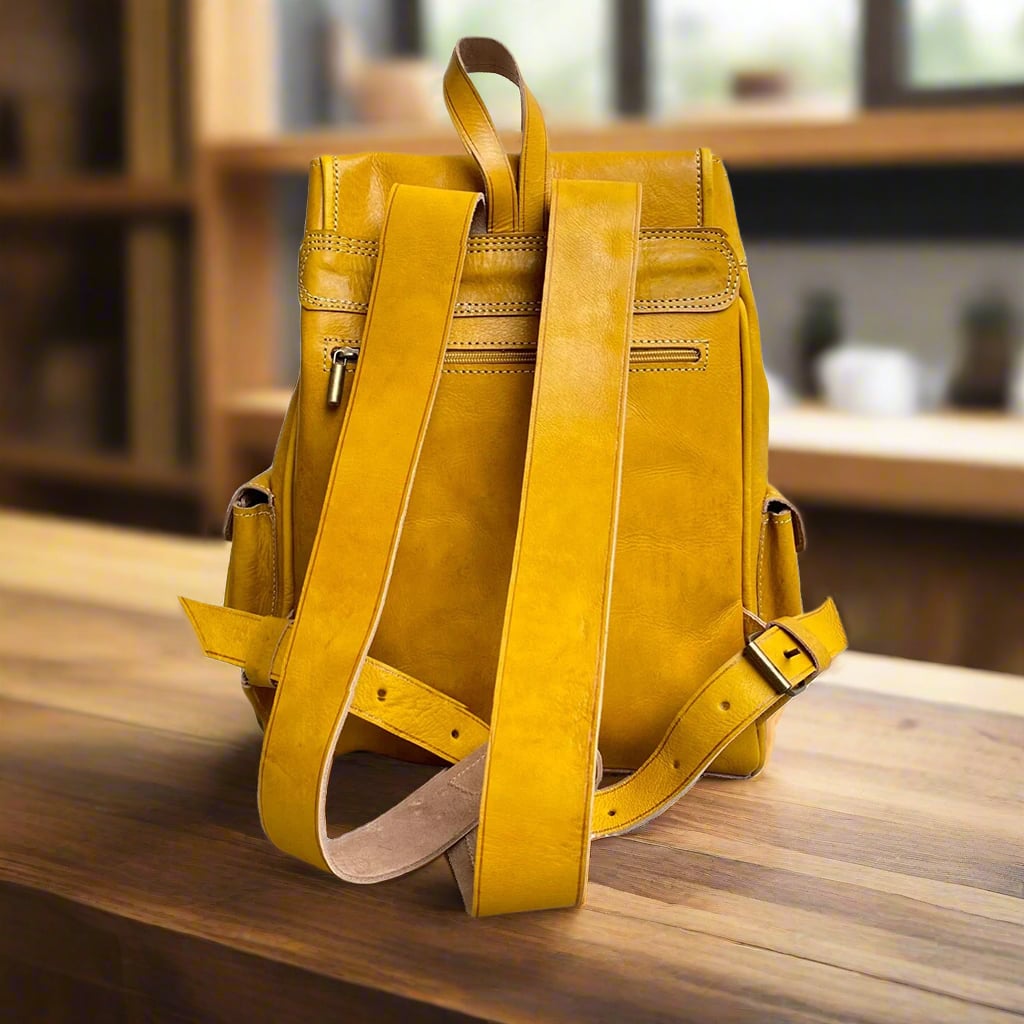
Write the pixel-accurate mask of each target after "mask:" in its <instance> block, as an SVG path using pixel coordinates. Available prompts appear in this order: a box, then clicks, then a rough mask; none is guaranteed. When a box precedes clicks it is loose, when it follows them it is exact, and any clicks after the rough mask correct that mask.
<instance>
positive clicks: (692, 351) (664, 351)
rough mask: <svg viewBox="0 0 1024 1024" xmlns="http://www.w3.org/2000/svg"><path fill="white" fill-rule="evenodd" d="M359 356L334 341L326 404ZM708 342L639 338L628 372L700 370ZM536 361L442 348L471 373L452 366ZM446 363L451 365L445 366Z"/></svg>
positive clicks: (354, 346) (521, 368) (508, 352)
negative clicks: (640, 340) (641, 340)
mask: <svg viewBox="0 0 1024 1024" xmlns="http://www.w3.org/2000/svg"><path fill="white" fill-rule="evenodd" d="M358 359H359V342H358V341H357V340H351V341H344V342H342V343H340V344H336V345H335V346H334V347H333V348H332V349H331V350H330V352H329V354H328V361H329V365H330V372H329V375H328V378H327V405H328V406H329V407H330V408H332V409H334V408H337V407H338V406H340V405H341V403H342V398H343V396H344V393H345V374H347V373H354V372H355V368H356V363H357V361H358ZM707 359H708V342H707V341H705V340H703V339H695V340H692V341H691V340H686V341H678V342H674V341H673V342H670V341H645V342H638V343H636V344H634V345H632V346H631V347H630V350H629V372H630V373H655V372H659V371H662V372H668V371H672V370H703V369H704V368H705V366H706V365H707ZM536 362H537V350H536V348H535V347H533V346H530V347H519V348H495V349H486V350H477V349H468V348H452V349H449V350H448V351H447V352H445V355H444V365H445V367H446V369H445V370H444V371H443V372H446V373H447V372H453V373H472V372H473V371H472V370H471V369H461V370H460V369H455V367H463V368H465V367H481V368H483V367H501V368H504V367H508V368H509V372H518V373H532V372H533V367H534V366H535V364H536ZM448 367H452V369H451V370H448V369H447V368H448Z"/></svg>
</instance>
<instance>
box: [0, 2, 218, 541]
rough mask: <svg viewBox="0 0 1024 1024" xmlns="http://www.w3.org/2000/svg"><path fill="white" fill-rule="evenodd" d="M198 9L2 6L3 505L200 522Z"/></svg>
mask: <svg viewBox="0 0 1024 1024" xmlns="http://www.w3.org/2000/svg"><path fill="white" fill-rule="evenodd" d="M186 8H187V5H182V4H179V3H177V2H176V0H97V2H96V3H95V4H94V5H91V7H90V9H88V10H85V9H84V5H76V4H73V3H70V2H68V0H41V2H40V3H38V4H34V5H21V7H20V9H19V10H14V8H13V6H12V7H11V8H9V9H6V10H5V13H4V14H3V15H0V53H2V54H3V55H4V60H5V72H6V73H5V74H4V75H3V77H2V82H0V104H2V105H3V110H4V114H5V117H6V119H7V120H6V123H7V124H8V125H9V126H10V125H13V126H14V127H15V131H14V134H13V137H9V138H8V139H7V150H6V151H5V152H4V153H3V154H2V155H0V162H2V164H3V166H2V169H0V290H4V291H5V292H6V299H5V317H4V320H3V324H2V325H0V379H2V380H3V381H4V384H3V386H2V388H0V390H2V392H3V395H2V397H3V404H4V409H5V415H4V416H3V418H2V422H0V499H2V500H3V501H6V502H11V503H15V504H22V505H26V506H30V507H32V506H35V507H43V508H46V509H60V510H66V511H82V512H91V513H94V514H98V515H103V516H106V517H109V518H119V517H121V518H138V517H140V516H141V517H142V518H144V519H146V520H148V521H151V522H156V523H162V524H164V525H179V526H180V525H181V524H182V523H183V522H185V521H188V520H189V519H190V518H191V520H192V521H193V522H195V521H197V518H196V517H197V513H198V510H199V507H200V500H201V492H200V489H199V487H198V476H197V475H196V473H195V469H194V462H193V452H194V444H193V439H192V437H191V427H190V413H189V408H188V403H189V397H188V396H189V392H190V391H191V376H192V368H193V361H192V355H191V332H192V319H191V305H192V301H191V292H192V286H191V272H190V267H191V264H192V257H193V254H192V243H191V236H192V225H191V221H192V216H193V193H192V188H191V184H190V162H191V143H190V139H189V133H190V130H191V129H190V118H191V114H190V110H189V104H190V101H191V88H190V86H189V73H188V60H187V49H188V47H187V34H188V17H187V9H186ZM22 54H31V55H34V56H33V57H32V58H31V59H28V58H26V59H22ZM41 55H43V56H45V57H46V58H47V59H46V60H45V61H44V60H42V59H41ZM35 65H45V72H44V71H43V69H42V68H40V67H37V66H35ZM54 83H56V84H54ZM9 135H10V133H9ZM96 139H99V140H101V141H100V143H99V144H97V143H96V142H95V140H96ZM140 502H141V504H140Z"/></svg>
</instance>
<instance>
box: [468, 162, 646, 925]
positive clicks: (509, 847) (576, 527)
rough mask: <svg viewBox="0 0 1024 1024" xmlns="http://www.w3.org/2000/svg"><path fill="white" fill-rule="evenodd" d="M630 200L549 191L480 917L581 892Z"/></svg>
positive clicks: (619, 422)
mask: <svg viewBox="0 0 1024 1024" xmlns="http://www.w3.org/2000/svg"><path fill="white" fill-rule="evenodd" d="M640 196H641V189H640V186H639V185H636V184H632V185H630V184H625V183H619V182H589V181H560V180H557V179H556V180H555V182H554V183H553V186H552V196H551V225H550V229H549V233H548V244H547V266H546V268H545V273H544V302H543V312H542V314H541V323H540V331H539V335H538V342H537V357H536V375H537V376H536V381H535V383H534V390H533V403H532V409H533V412H532V417H531V421H530V428H529V434H528V440H527V451H526V459H525V469H524V473H523V488H522V500H521V507H520V513H519V526H518V533H517V536H516V543H515V551H514V555H513V565H512V571H511V578H510V582H509V589H508V599H507V603H506V611H505V622H504V628H503V633H502V645H501V653H500V656H499V661H498V673H497V683H496V686H495V692H494V709H493V713H492V718H491V741H490V746H489V748H488V755H487V768H486V774H485V776H484V786H483V795H482V799H481V804H480V827H479V834H478V842H477V866H476V880H475V890H474V899H473V907H472V910H473V913H474V914H477V915H489V914H501V913H508V912H510V911H519V910H531V909H538V908H545V907H560V906H574V905H576V904H577V903H579V902H581V901H582V899H583V893H584V887H585V883H586V877H587V867H588V864H589V853H590V817H591V808H592V803H593V801H592V792H593V785H594V763H595V757H596V753H597V751H596V742H597V723H598V720H599V719H600V716H601V696H602V689H603V684H604V668H605V656H606V647H607V628H608V616H609V598H610V587H611V577H612V567H613V563H614V556H615V539H616V528H617V521H618V504H619V484H620V480H621V473H622V437H623V427H624V419H625V413H626V382H627V379H628V377H629V354H630V352H629V348H630V338H631V335H632V324H631V321H632V315H633V293H634V288H635V282H636V265H637V260H638V255H639V247H640V240H639V220H640ZM580 339H586V347H587V351H586V358H585V359H583V360H581V359H580V358H579V355H580V352H579V347H580ZM524 818H526V819H528V820H529V823H530V824H529V827H528V828H524Z"/></svg>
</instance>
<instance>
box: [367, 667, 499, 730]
mask: <svg viewBox="0 0 1024 1024" xmlns="http://www.w3.org/2000/svg"><path fill="white" fill-rule="evenodd" d="M376 664H377V671H378V672H381V673H383V674H384V675H387V676H391V678H392V679H398V680H401V681H402V682H403V683H406V684H407V685H408V686H414V687H416V688H417V689H420V690H422V691H423V692H424V693H426V694H429V695H430V696H431V697H433V698H441V700H440V701H439V703H443V704H444V706H445V710H446V711H450V712H451V713H452V714H454V715H461V716H463V717H465V718H469V719H472V720H473V721H474V722H475V723H476V724H477V725H479V726H480V727H481V728H482V729H486V728H487V723H486V722H484V721H483V719H480V718H477V716H476V715H474V714H473V712H472V711H470V710H469V708H467V707H466V705H465V704H462V703H460V702H459V701H457V700H455V698H454V697H449V696H448V694H446V693H441V691H440V690H435V689H434V688H433V687H432V686H427V684H426V683H424V682H421V681H420V680H419V679H416V678H415V677H414V676H410V675H406V674H405V673H404V672H400V671H399V670H398V669H397V668H392V667H391V666H390V665H385V664H384V663H383V662H377V663H376Z"/></svg>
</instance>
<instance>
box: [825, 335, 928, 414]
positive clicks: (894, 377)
mask: <svg viewBox="0 0 1024 1024" xmlns="http://www.w3.org/2000/svg"><path fill="white" fill-rule="evenodd" d="M816 369H817V373H818V380H819V381H820V383H821V390H822V394H823V395H824V398H825V401H826V402H827V403H828V404H829V405H830V406H832V407H833V408H835V409H841V410H843V411H844V412H854V413H862V414H864V415H868V416H909V415H911V414H912V413H915V412H918V411H919V410H920V408H921V405H922V390H923V385H924V374H923V373H922V368H921V365H920V364H919V363H918V361H917V360H916V359H915V358H914V357H913V356H912V355H910V354H909V353H907V352H904V351H902V350H901V349H897V348H885V347H883V346H881V345H867V344H863V343H849V344H844V345H840V346H839V347H838V348H834V349H831V350H830V351H828V352H825V353H824V354H823V355H822V356H821V357H820V358H819V360H818V363H817V367H816Z"/></svg>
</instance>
